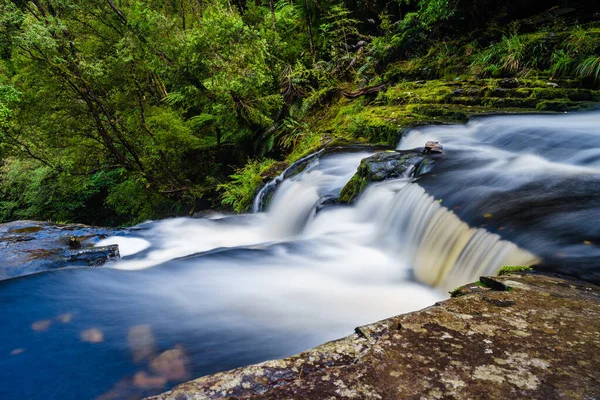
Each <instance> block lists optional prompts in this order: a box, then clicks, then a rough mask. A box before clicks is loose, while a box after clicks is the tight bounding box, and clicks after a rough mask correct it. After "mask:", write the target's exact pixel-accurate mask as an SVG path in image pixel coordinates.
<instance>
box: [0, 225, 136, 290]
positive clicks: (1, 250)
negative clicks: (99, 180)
mask: <svg viewBox="0 0 600 400" xmlns="http://www.w3.org/2000/svg"><path fill="white" fill-rule="evenodd" d="M116 234H121V235H122V234H126V232H125V231H124V230H114V229H108V228H98V227H92V226H86V225H81V224H66V225H59V224H52V223H49V222H36V221H15V222H9V223H6V224H0V244H1V245H0V280H3V279H9V278H14V277H18V276H22V275H28V274H33V273H36V272H42V271H48V270H51V269H56V268H62V267H67V266H91V267H97V266H100V265H103V264H104V263H106V262H109V261H113V260H116V259H118V258H119V249H118V246H116V245H114V246H107V247H99V248H96V247H94V244H95V243H97V242H98V241H99V240H101V239H103V238H105V237H107V236H110V235H116Z"/></svg>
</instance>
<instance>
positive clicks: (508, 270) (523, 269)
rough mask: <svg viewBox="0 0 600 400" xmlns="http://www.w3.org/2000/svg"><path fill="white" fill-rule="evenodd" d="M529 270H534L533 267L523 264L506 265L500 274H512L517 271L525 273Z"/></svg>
mask: <svg viewBox="0 0 600 400" xmlns="http://www.w3.org/2000/svg"><path fill="white" fill-rule="evenodd" d="M529 271H532V269H531V267H525V266H522V265H505V266H504V267H502V268H500V270H499V271H498V276H503V275H510V274H515V273H524V272H529Z"/></svg>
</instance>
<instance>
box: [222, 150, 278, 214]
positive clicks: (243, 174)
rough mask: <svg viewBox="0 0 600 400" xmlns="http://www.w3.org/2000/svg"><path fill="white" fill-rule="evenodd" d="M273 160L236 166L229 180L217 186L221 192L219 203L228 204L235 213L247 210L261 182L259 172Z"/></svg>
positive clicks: (263, 170) (255, 161) (264, 169)
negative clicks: (240, 166)
mask: <svg viewBox="0 0 600 400" xmlns="http://www.w3.org/2000/svg"><path fill="white" fill-rule="evenodd" d="M274 162H275V161H274V160H271V159H266V160H263V161H258V160H254V161H249V162H248V163H247V164H246V165H245V166H244V167H242V168H238V169H237V170H236V171H235V173H234V174H233V175H231V176H230V177H229V178H230V181H229V182H227V183H222V184H220V185H218V186H217V189H218V190H220V191H221V192H222V195H221V203H222V204H225V205H228V206H230V207H231V208H233V210H234V211H235V212H237V213H242V212H244V211H247V210H248V209H249V208H250V205H251V204H252V200H253V199H254V195H255V194H256V192H257V190H258V189H259V188H260V186H261V184H262V183H263V179H262V176H261V174H262V173H264V172H265V171H266V170H267V169H268V168H269V167H270V166H271V165H272V164H273V163H274Z"/></svg>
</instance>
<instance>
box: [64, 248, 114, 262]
mask: <svg viewBox="0 0 600 400" xmlns="http://www.w3.org/2000/svg"><path fill="white" fill-rule="evenodd" d="M119 258H121V255H120V254H119V245H116V244H111V245H109V246H101V247H90V248H88V249H82V250H77V251H74V252H72V253H71V254H70V256H69V260H68V261H70V262H79V263H81V262H83V263H85V264H87V266H88V267H99V266H101V265H104V264H106V263H107V262H109V261H116V260H118V259H119Z"/></svg>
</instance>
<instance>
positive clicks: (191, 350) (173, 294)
mask: <svg viewBox="0 0 600 400" xmlns="http://www.w3.org/2000/svg"><path fill="white" fill-rule="evenodd" d="M428 140H437V141H439V142H440V143H442V144H443V146H444V155H443V157H441V158H440V159H439V160H436V161H435V163H433V165H432V166H431V168H430V169H429V170H428V172H427V173H425V174H423V175H421V176H419V177H418V178H417V179H416V180H415V179H412V178H402V179H397V180H393V181H386V182H382V183H377V184H373V185H371V186H369V187H368V188H367V189H366V190H365V191H364V192H363V193H362V194H361V196H360V197H359V198H358V200H357V201H356V202H355V203H353V204H352V205H350V206H347V205H339V204H335V202H333V201H332V199H335V198H337V196H338V195H339V193H340V191H341V190H342V188H343V186H344V185H345V184H346V182H348V181H349V180H350V178H351V177H352V176H353V175H354V173H355V172H356V169H357V167H358V165H359V164H360V161H361V160H362V159H363V158H365V157H368V156H370V155H371V154H372V153H371V152H368V151H352V152H346V153H335V154H327V153H323V154H319V155H318V156H316V157H312V158H309V159H307V160H304V162H305V163H306V165H305V167H303V169H301V171H300V172H298V173H296V174H295V175H292V176H289V177H287V178H286V179H279V180H278V181H277V182H273V184H272V186H273V187H274V192H273V195H272V198H271V199H270V201H269V202H268V205H267V207H266V211H264V212H256V213H250V214H244V215H235V216H232V215H218V214H215V215H212V216H211V217H210V218H206V219H192V218H176V219H168V220H163V221H150V222H146V223H144V224H141V225H139V226H137V227H136V228H135V229H134V230H132V231H130V232H129V233H128V234H127V235H123V236H113V237H109V238H106V239H104V240H103V241H102V242H100V243H98V245H106V244H115V243H117V244H119V246H120V250H121V256H122V259H121V260H120V261H118V262H115V263H112V264H108V265H107V267H105V268H71V269H59V270H56V271H52V272H45V273H39V274H34V275H29V276H24V277H20V278H15V279H10V280H6V281H2V282H0V312H1V315H2V324H1V325H0V398H2V399H6V400H9V399H40V398H44V399H103V400H107V399H139V398H142V397H143V396H148V395H151V394H155V393H160V392H162V391H165V390H168V389H169V388H170V387H172V386H174V385H176V384H177V383H180V382H183V381H185V380H189V379H192V378H195V377H199V376H202V375H206V374H211V373H214V372H218V371H223V370H227V369H231V368H235V367H239V366H243V365H247V364H251V363H256V362H261V361H264V360H267V359H272V358H280V357H285V356H289V355H292V354H295V353H297V352H300V351H303V350H306V349H308V348H311V347H314V346H316V345H318V344H320V343H323V342H325V341H328V340H333V339H336V338H339V337H342V336H345V335H348V334H350V333H352V332H353V330H354V328H355V327H357V326H360V325H363V324H367V323H370V322H375V321H377V320H380V319H383V318H387V317H390V316H393V315H397V314H401V313H405V312H410V311H414V310H418V309H421V308H424V307H427V306H430V305H432V304H434V303H435V302H436V301H439V300H443V299H445V298H447V297H448V295H447V292H448V290H451V289H453V288H454V287H456V286H459V285H461V284H465V283H468V282H472V281H476V280H477V279H478V277H479V276H480V275H483V274H494V273H495V272H496V271H497V270H498V269H499V268H500V267H502V266H503V265H528V264H539V266H540V267H539V268H540V269H545V270H548V271H553V272H559V273H564V274H569V275H572V276H576V277H578V278H582V279H587V280H591V281H595V282H598V281H600V267H599V264H600V263H599V262H598V261H597V260H599V259H600V113H598V112H590V113H576V114H567V115H521V116H498V117H486V118H476V119H473V120H472V121H471V122H469V123H468V124H466V125H436V126H427V127H421V128H415V129H412V130H411V131H409V132H408V133H406V134H405V135H404V137H403V138H402V140H401V141H400V143H399V145H398V149H413V148H416V147H422V146H423V145H424V143H425V142H426V141H428ZM262 198H263V196H262V195H261V199H262ZM261 201H262V200H261Z"/></svg>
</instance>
